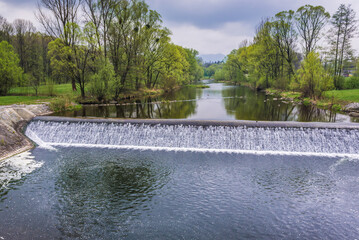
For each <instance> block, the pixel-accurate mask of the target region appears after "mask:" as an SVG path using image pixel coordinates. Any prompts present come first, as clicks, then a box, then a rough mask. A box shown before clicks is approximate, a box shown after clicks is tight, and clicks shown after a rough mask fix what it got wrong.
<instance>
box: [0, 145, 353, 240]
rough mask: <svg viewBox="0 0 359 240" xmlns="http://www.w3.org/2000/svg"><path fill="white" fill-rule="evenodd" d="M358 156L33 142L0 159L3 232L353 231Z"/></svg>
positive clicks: (300, 235)
mask: <svg viewBox="0 0 359 240" xmlns="http://www.w3.org/2000/svg"><path fill="white" fill-rule="evenodd" d="M358 179H359V161H358V159H350V158H332V157H308V156H275V155H255V154H225V153H222V154H221V153H195V152H174V151H170V152H167V151H137V150H130V149H127V150H126V149H122V150H119V149H117V150H116V149H100V148H81V147H80V148H72V147H68V148H61V147H58V148H57V151H50V150H46V149H41V148H36V149H34V150H33V151H31V153H27V154H23V155H21V156H18V157H16V158H12V159H8V160H7V161H5V162H3V163H1V166H0V239H355V238H357V237H358V236H359V205H358V202H359V180H358Z"/></svg>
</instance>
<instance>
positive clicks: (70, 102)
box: [0, 84, 164, 111]
mask: <svg viewBox="0 0 359 240" xmlns="http://www.w3.org/2000/svg"><path fill="white" fill-rule="evenodd" d="M163 93H164V90H162V89H140V90H138V91H134V90H133V91H126V92H123V93H121V94H120V95H119V97H118V100H119V101H121V100H126V99H141V98H144V97H149V96H159V95H162V94H163ZM35 95H36V92H35V89H33V88H32V87H16V88H13V89H11V90H10V92H9V96H1V97H0V105H12V104H41V103H49V105H50V108H51V109H52V110H53V111H64V110H73V109H78V108H80V107H81V106H80V105H79V103H80V104H90V103H91V104H97V103H109V102H112V101H111V99H108V100H107V101H98V100H97V99H95V98H93V97H87V98H86V99H81V96H80V95H81V94H80V91H79V90H78V91H73V90H72V85H71V84H56V85H52V86H49V85H47V86H46V85H44V86H40V87H39V88H38V94H37V96H35Z"/></svg>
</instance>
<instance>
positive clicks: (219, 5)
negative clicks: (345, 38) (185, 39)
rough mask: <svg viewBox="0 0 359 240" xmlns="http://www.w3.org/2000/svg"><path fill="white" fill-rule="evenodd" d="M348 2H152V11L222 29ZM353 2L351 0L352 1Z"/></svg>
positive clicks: (166, 17)
mask: <svg viewBox="0 0 359 240" xmlns="http://www.w3.org/2000/svg"><path fill="white" fill-rule="evenodd" d="M346 1H348V0H344V1H330V3H328V1H323V0H307V1H306V2H302V1H292V0H206V1H205V0H181V1H168V0H149V1H147V2H148V3H149V4H150V6H151V7H152V9H155V10H157V11H158V12H159V13H160V14H161V15H162V16H163V18H164V20H165V21H166V20H168V21H171V22H181V23H188V24H192V25H195V26H197V27H199V28H218V27H221V26H222V25H223V24H225V23H228V22H244V23H247V24H251V25H252V26H254V25H256V24H257V23H259V22H260V20H261V19H263V18H266V17H272V16H274V15H275V14H276V13H278V12H280V11H285V10H290V9H291V10H296V9H297V8H298V7H300V6H302V5H305V4H312V5H320V4H323V5H324V6H325V7H329V8H330V9H333V6H335V8H336V7H338V6H339V4H340V3H341V2H346ZM349 1H351V0H349Z"/></svg>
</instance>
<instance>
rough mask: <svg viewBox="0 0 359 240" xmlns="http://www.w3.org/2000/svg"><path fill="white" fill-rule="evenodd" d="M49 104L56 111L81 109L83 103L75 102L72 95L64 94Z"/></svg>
mask: <svg viewBox="0 0 359 240" xmlns="http://www.w3.org/2000/svg"><path fill="white" fill-rule="evenodd" d="M49 106H50V109H51V110H52V111H54V112H62V111H66V110H77V109H81V105H77V104H74V103H73V98H72V96H71V95H63V96H60V97H58V98H55V99H53V100H52V101H51V102H50V105H49Z"/></svg>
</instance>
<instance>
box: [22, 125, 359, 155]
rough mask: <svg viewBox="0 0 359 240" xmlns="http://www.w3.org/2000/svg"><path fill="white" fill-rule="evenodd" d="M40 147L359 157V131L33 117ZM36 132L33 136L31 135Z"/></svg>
mask: <svg viewBox="0 0 359 240" xmlns="http://www.w3.org/2000/svg"><path fill="white" fill-rule="evenodd" d="M26 135H27V136H28V137H30V138H31V139H32V140H33V141H35V142H36V143H38V144H39V145H40V146H45V147H46V146H47V147H49V146H50V147H53V146H65V147H67V146H72V147H105V148H132V149H143V150H166V151H200V152H229V153H231V152H233V153H255V154H282V155H316V156H332V157H354V158H357V157H358V156H359V141H358V140H359V130H353V129H352V130H347V129H313V128H254V127H253V128H250V127H224V126H209V127H198V126H196V127H195V126H182V125H172V126H167V125H155V126H153V125H143V124H142V125H139V124H114V123H86V122H81V123H80V122H79V123H68V122H47V121H34V122H31V123H30V124H29V126H28V127H27V130H26ZM34 136H35V137H34Z"/></svg>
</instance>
